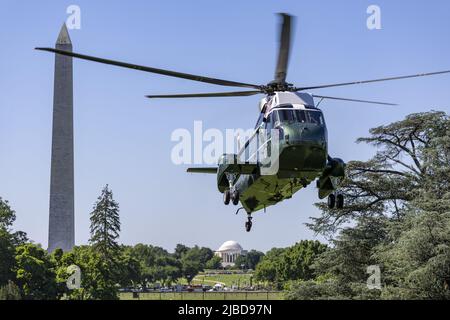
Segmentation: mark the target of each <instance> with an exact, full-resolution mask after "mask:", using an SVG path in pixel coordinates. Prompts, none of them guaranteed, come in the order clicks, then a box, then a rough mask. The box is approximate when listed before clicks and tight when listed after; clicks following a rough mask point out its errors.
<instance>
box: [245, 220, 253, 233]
mask: <svg viewBox="0 0 450 320" xmlns="http://www.w3.org/2000/svg"><path fill="white" fill-rule="evenodd" d="M250 230H252V217H248V221H247V222H246V223H245V231H247V232H250Z"/></svg>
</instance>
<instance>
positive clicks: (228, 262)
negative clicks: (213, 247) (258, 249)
mask: <svg viewBox="0 0 450 320" xmlns="http://www.w3.org/2000/svg"><path fill="white" fill-rule="evenodd" d="M246 253H247V251H245V250H243V249H242V247H241V245H240V244H239V243H237V242H236V241H232V240H229V241H225V242H224V243H223V244H222V245H221V246H220V248H219V249H217V251H216V252H215V253H214V254H215V255H216V256H219V257H220V258H222V267H228V266H234V263H235V261H236V259H237V257H239V256H240V255H245V254H246Z"/></svg>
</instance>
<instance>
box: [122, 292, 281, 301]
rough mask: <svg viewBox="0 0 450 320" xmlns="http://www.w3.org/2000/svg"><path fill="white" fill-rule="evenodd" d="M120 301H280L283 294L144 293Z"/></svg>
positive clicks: (127, 296)
mask: <svg viewBox="0 0 450 320" xmlns="http://www.w3.org/2000/svg"><path fill="white" fill-rule="evenodd" d="M120 299H121V300H282V299H283V292H273V291H272V292H146V293H139V294H138V295H137V296H135V297H133V294H132V293H121V294H120Z"/></svg>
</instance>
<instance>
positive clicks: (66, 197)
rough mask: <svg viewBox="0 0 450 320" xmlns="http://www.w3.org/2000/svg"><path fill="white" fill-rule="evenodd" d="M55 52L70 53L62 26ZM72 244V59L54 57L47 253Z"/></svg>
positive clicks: (70, 45) (69, 248)
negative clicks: (64, 51) (58, 50)
mask: <svg viewBox="0 0 450 320" xmlns="http://www.w3.org/2000/svg"><path fill="white" fill-rule="evenodd" d="M56 49H60V50H66V51H72V42H71V41H70V37H69V32H68V31H67V27H66V24H64V25H63V26H62V28H61V31H60V32H59V36H58V39H57V40H56ZM74 245H75V214H74V167H73V79H72V58H71V57H67V56H63V55H59V54H56V55H55V78H54V92H53V132H52V164H51V178H50V218H49V232H48V251H49V252H52V251H53V250H55V249H56V248H61V249H63V250H64V251H68V250H71V249H72V248H73V246H74Z"/></svg>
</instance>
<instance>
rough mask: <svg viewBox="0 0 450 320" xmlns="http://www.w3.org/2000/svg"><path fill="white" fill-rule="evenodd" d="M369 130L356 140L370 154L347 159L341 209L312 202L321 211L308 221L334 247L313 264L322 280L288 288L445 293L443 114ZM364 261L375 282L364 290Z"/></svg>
mask: <svg viewBox="0 0 450 320" xmlns="http://www.w3.org/2000/svg"><path fill="white" fill-rule="evenodd" d="M370 134H371V136H370V137H367V138H360V139H358V142H365V143H369V144H371V145H373V146H375V147H376V148H377V152H376V154H375V156H374V157H373V158H372V159H370V160H368V161H353V162H350V163H349V164H348V166H347V168H346V173H347V177H346V179H345V180H344V182H343V186H342V192H343V193H344V195H345V196H346V199H347V200H346V202H347V204H346V207H345V208H344V209H343V210H335V209H333V210H330V209H328V208H327V207H326V206H325V205H324V204H318V207H319V208H321V209H322V215H321V216H320V217H319V218H315V219H313V223H311V224H310V225H309V226H310V227H311V228H312V229H313V230H314V231H316V232H318V233H320V234H322V235H325V236H328V237H329V238H330V239H331V241H332V243H333V245H334V247H333V248H332V249H331V250H329V251H327V252H325V253H323V254H322V255H321V256H320V257H319V259H317V261H316V263H315V265H314V267H315V268H316V272H317V273H318V274H322V276H327V277H328V281H327V282H326V283H325V282H324V283H318V282H317V281H316V282H314V283H313V285H312V284H311V283H310V284H302V283H299V284H297V285H296V289H295V290H294V291H293V292H292V293H293V295H294V296H298V297H301V296H302V294H301V292H303V291H304V290H303V289H307V288H306V287H304V286H307V285H309V286H310V288H318V289H321V290H319V291H320V292H321V293H320V294H321V295H323V294H324V292H329V293H330V295H331V296H333V295H335V293H336V291H333V292H332V290H331V291H330V290H328V289H329V288H330V287H333V288H339V290H338V291H339V292H338V293H339V295H341V296H345V297H347V298H361V297H368V296H370V297H372V298H376V297H383V298H397V299H398V298H414V299H424V298H426V299H442V298H446V299H447V298H448V297H449V296H448V290H447V289H446V288H448V279H450V270H449V268H450V267H449V266H450V256H449V251H450V250H449V243H450V240H449V236H448V235H449V234H450V233H449V230H450V229H449V228H450V227H449V218H448V216H449V212H450V201H449V199H450V166H449V163H450V120H449V117H448V116H447V115H446V114H445V113H444V112H435V111H432V112H426V113H418V114H412V115H409V116H407V117H406V118H405V119H404V120H401V121H398V122H394V123H392V124H389V125H385V126H380V127H377V128H374V129H371V130H370ZM369 265H378V266H380V268H381V270H382V281H383V287H382V290H381V292H380V290H372V291H371V292H370V295H367V288H365V282H366V280H367V277H368V275H367V274H365V270H366V268H367V266H369ZM330 284H331V285H330ZM327 288H328V289H327ZM322 289H324V290H325V291H324V290H322ZM302 290H303V291H302ZM327 290H328V291H327ZM313 291H314V290H313ZM319 291H317V290H316V291H314V292H319ZM310 292H311V291H310ZM320 294H319V293H318V295H320ZM325 295H326V293H325Z"/></svg>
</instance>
